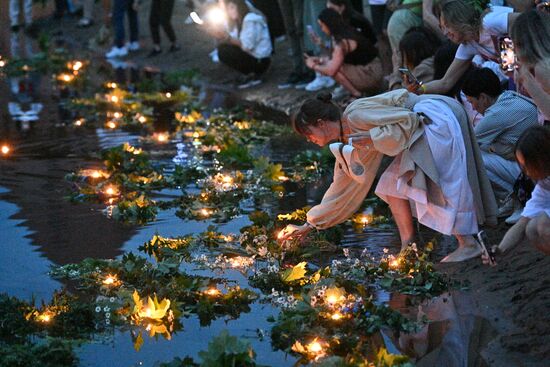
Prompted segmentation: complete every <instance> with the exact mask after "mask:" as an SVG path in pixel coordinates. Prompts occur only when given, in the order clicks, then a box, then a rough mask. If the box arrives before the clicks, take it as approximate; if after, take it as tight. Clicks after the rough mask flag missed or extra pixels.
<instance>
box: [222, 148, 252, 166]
mask: <svg viewBox="0 0 550 367" xmlns="http://www.w3.org/2000/svg"><path fill="white" fill-rule="evenodd" d="M217 158H218V160H219V161H220V163H221V164H222V166H224V167H226V168H232V169H248V168H252V166H253V160H254V158H253V157H252V156H251V155H250V151H249V150H248V149H247V148H246V146H243V145H240V144H236V143H229V144H227V145H226V146H225V147H223V148H222V150H221V151H220V153H219V154H218V155H217Z"/></svg>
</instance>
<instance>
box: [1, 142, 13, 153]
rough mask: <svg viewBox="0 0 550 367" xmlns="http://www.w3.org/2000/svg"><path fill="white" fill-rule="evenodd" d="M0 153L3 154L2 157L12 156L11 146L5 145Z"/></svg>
mask: <svg viewBox="0 0 550 367" xmlns="http://www.w3.org/2000/svg"><path fill="white" fill-rule="evenodd" d="M0 151H1V152H2V155H8V154H10V152H11V148H10V146H9V145H7V144H4V145H2V147H1V148H0Z"/></svg>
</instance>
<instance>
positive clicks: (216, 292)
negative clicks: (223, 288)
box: [204, 288, 221, 296]
mask: <svg viewBox="0 0 550 367" xmlns="http://www.w3.org/2000/svg"><path fill="white" fill-rule="evenodd" d="M204 293H206V294H207V295H209V296H218V295H220V293H221V292H220V290H219V289H218V288H208V289H207V290H206V291H205V292H204Z"/></svg>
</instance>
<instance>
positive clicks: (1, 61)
mask: <svg viewBox="0 0 550 367" xmlns="http://www.w3.org/2000/svg"><path fill="white" fill-rule="evenodd" d="M4 66H6V61H4V60H0V68H3V67H4Z"/></svg>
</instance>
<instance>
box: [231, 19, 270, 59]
mask: <svg viewBox="0 0 550 367" xmlns="http://www.w3.org/2000/svg"><path fill="white" fill-rule="evenodd" d="M239 40H240V41H241V45H242V48H243V50H244V51H246V52H248V53H250V54H251V55H252V56H254V57H256V58H258V59H262V58H266V57H271V53H272V51H273V46H272V45H271V37H270V36H269V29H268V28H267V23H266V21H265V18H264V17H262V16H261V15H259V14H256V13H253V12H249V13H248V14H246V16H245V17H244V19H243V25H242V28H241V33H240V34H239Z"/></svg>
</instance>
